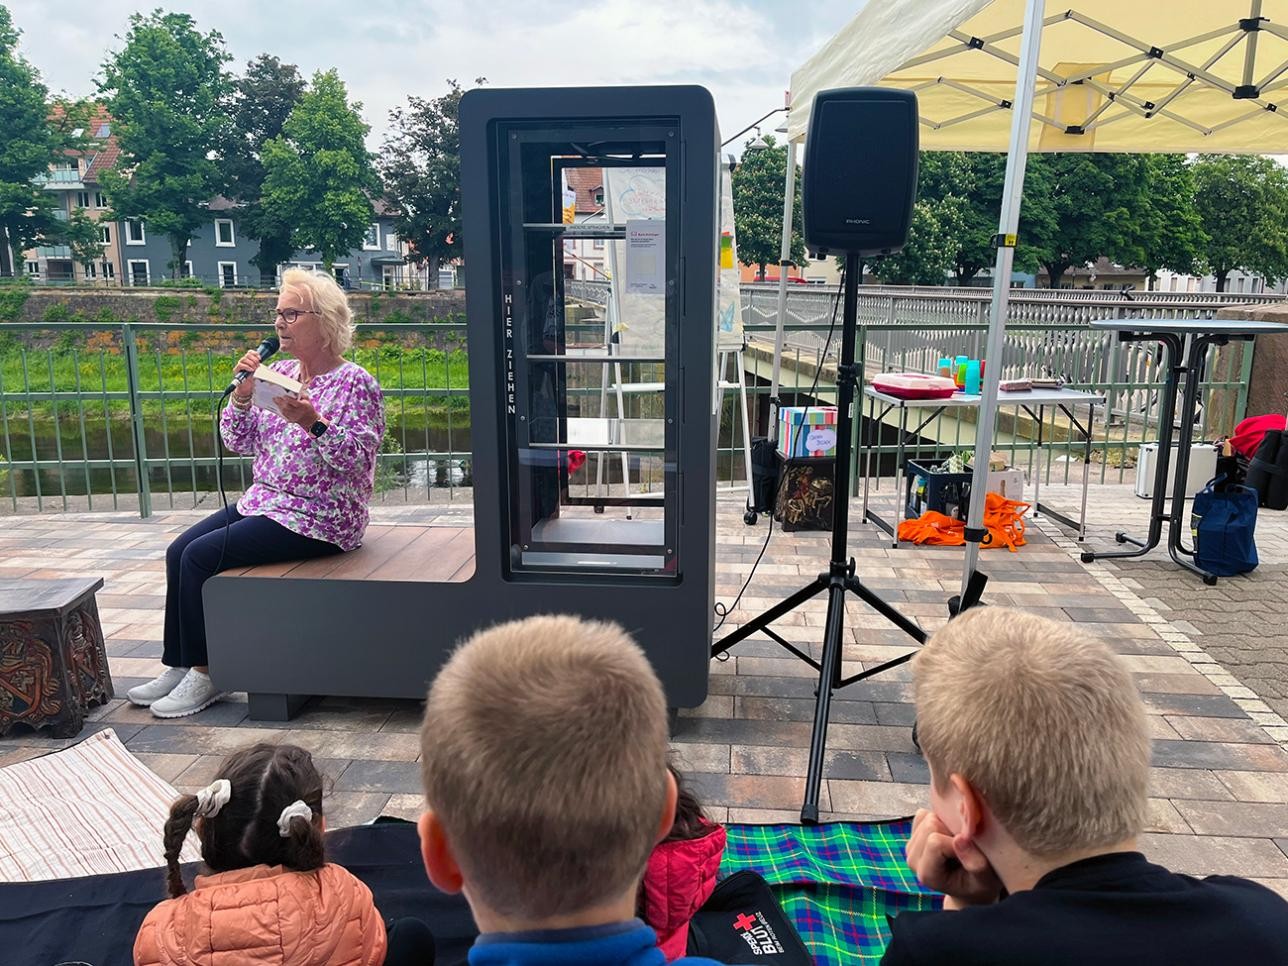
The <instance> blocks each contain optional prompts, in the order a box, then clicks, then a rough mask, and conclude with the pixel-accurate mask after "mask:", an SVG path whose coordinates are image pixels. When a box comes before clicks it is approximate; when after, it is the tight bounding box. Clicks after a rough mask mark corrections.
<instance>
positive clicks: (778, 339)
mask: <svg viewBox="0 0 1288 966" xmlns="http://www.w3.org/2000/svg"><path fill="white" fill-rule="evenodd" d="M785 184H786V190H785V191H784V192H783V242H782V245H781V246H780V247H779V249H778V322H777V324H776V325H775V327H774V371H773V375H772V376H771V378H770V387H769V433H768V436H769V439H770V441H771V442H777V440H778V380H779V379H780V377H781V376H782V369H783V323H784V322H785V321H786V317H787V265H788V263H789V262H790V261H791V259H792V206H793V203H794V202H795V200H796V142H795V141H792V140H790V139H789V140H788V142H787V176H786V179H785Z"/></svg>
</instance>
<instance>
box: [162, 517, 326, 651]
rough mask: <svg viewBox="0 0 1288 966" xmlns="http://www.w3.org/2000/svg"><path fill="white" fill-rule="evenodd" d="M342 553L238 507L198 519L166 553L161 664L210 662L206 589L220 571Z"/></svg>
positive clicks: (321, 541) (175, 540)
mask: <svg viewBox="0 0 1288 966" xmlns="http://www.w3.org/2000/svg"><path fill="white" fill-rule="evenodd" d="M225 523H228V533H227V542H226V543H225V536H224V524H225ZM341 552H342V551H341V550H340V548H339V547H337V546H336V545H335V544H333V543H327V542H326V541H325V540H315V539H313V538H312V537H305V536H301V535H300V534H298V533H296V532H294V531H293V530H288V529H287V528H286V527H284V526H282V525H281V524H280V523H277V522H275V521H273V520H270V519H269V518H268V517H260V516H250V517H244V516H242V515H241V514H240V513H238V512H237V508H236V507H235V506H230V507H228V509H227V511H224V510H222V509H221V510H219V511H218V512H216V513H212V514H211V515H210V516H208V517H206V519H204V520H202V521H201V522H200V523H194V524H193V525H192V526H190V527H189V528H188V529H187V530H185V531H183V533H181V534H179V536H177V537H176V538H175V539H174V542H173V543H171V544H170V546H169V547H167V548H166V551H165V647H164V650H163V651H162V655H161V662H162V663H163V664H165V666H166V667H204V666H205V665H206V664H209V663H210V661H209V658H208V657H207V654H206V614H205V610H204V608H203V606H202V602H201V587H202V585H203V584H204V583H205V582H206V580H207V579H209V578H210V577H213V576H214V575H215V574H216V573H218V572H219V571H221V570H229V569H231V568H233V567H253V566H256V565H258V564H269V563H284V562H285V561H288V560H311V559H313V558H314V557H325V556H327V555H328V554H333V553H341Z"/></svg>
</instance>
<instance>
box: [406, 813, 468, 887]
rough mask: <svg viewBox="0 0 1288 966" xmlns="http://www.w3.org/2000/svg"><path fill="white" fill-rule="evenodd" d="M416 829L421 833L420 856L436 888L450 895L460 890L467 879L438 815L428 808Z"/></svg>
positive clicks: (417, 823) (418, 821)
mask: <svg viewBox="0 0 1288 966" xmlns="http://www.w3.org/2000/svg"><path fill="white" fill-rule="evenodd" d="M416 831H417V832H419V833H420V857H421V859H422V860H424V863H425V873H426V874H427V875H428V876H429V881H430V882H432V883H433V884H434V888H435V889H437V890H438V891H439V892H445V893H447V894H449V895H455V894H456V893H458V892H460V891H461V888H462V887H463V886H464V884H465V880H464V878H462V876H461V869H460V866H458V865H457V864H456V857H455V856H454V855H452V848H451V846H450V845H449V844H448V842H447V833H446V832H445V831H444V830H443V824H442V823H441V822H440V821H439V820H438V816H437V815H435V814H434V813H433V812H432V811H430V810H429V809H426V810H425V812H424V813H423V814H422V815H421V816H420V818H419V819H418V820H417V822H416Z"/></svg>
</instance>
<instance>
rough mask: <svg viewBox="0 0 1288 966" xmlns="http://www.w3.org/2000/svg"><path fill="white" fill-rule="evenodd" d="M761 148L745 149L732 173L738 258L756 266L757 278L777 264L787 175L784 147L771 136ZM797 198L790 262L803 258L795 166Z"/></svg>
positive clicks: (798, 193)
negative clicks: (770, 266)
mask: <svg viewBox="0 0 1288 966" xmlns="http://www.w3.org/2000/svg"><path fill="white" fill-rule="evenodd" d="M765 144H766V146H765V147H763V148H748V149H747V150H745V151H743V153H742V161H741V163H740V164H739V165H738V167H737V168H735V169H734V172H733V226H734V234H735V235H736V236H737V240H738V260H739V261H740V262H742V263H743V264H744V265H755V266H756V277H757V278H762V279H763V278H764V277H765V266H766V265H769V264H774V265H777V264H778V260H779V258H780V257H781V251H782V238H783V189H784V186H785V185H784V182H785V181H786V178H787V147H786V145H784V146H783V147H778V146H777V145H776V144H775V143H774V139H773V136H772V135H771V136H769V137H766V138H765ZM795 184H796V197H795V199H794V201H793V204H792V248H791V252H792V254H791V257H792V261H794V262H796V263H797V264H800V263H801V262H803V261H804V260H805V242H804V241H803V240H802V232H803V228H802V221H801V176H800V166H799V165H798V166H797V168H796V181H795Z"/></svg>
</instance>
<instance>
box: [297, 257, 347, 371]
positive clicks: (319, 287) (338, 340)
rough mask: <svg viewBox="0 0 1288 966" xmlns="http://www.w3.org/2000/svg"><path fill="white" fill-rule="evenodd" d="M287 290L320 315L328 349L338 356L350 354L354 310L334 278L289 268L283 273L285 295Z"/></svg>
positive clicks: (325, 274) (319, 273) (324, 274)
mask: <svg viewBox="0 0 1288 966" xmlns="http://www.w3.org/2000/svg"><path fill="white" fill-rule="evenodd" d="M288 289H289V290H291V291H293V292H295V293H297V294H298V295H299V296H300V297H301V298H303V299H304V301H305V302H306V303H307V304H308V306H309V308H310V309H312V310H313V311H314V312H317V313H318V322H319V323H320V324H321V326H322V333H323V336H324V337H325V338H326V342H327V345H328V346H330V348H331V349H333V350H334V351H335V352H336V353H337V354H339V355H344V354H345V353H346V352H348V351H349V347H350V346H352V345H353V329H354V326H353V310H352V309H351V308H349V299H348V298H347V297H346V296H345V294H344V289H342V288H340V285H339V283H338V282H336V280H335V278H334V277H333V276H331V275H328V274H327V273H326V272H310V271H308V270H307V269H303V268H288V269H287V270H286V271H284V272H283V273H282V291H283V292H285V291H287V290H288Z"/></svg>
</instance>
